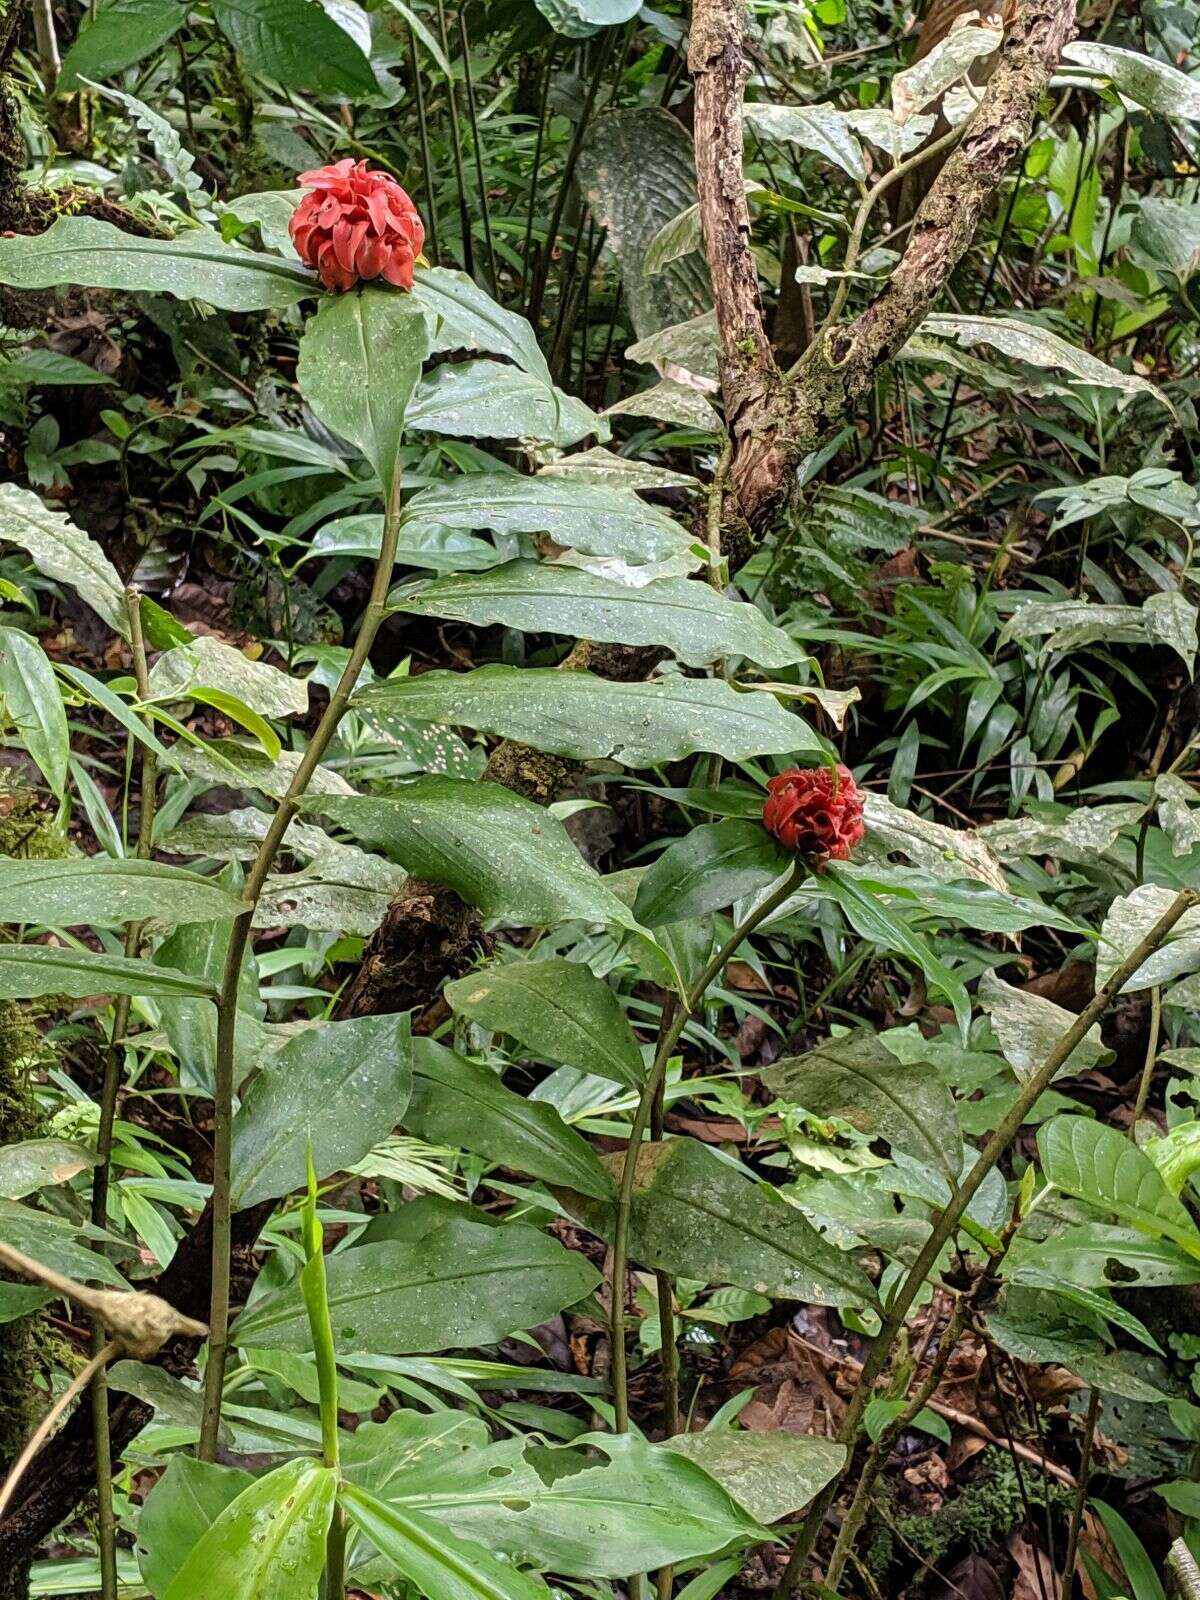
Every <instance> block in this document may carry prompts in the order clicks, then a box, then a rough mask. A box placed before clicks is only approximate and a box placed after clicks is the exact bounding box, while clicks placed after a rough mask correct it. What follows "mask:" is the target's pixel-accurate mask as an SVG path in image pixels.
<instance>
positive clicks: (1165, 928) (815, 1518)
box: [775, 889, 1200, 1600]
mask: <svg viewBox="0 0 1200 1600" xmlns="http://www.w3.org/2000/svg"><path fill="white" fill-rule="evenodd" d="M1197 904H1200V890H1196V889H1182V890H1181V891H1180V892H1179V894H1177V895H1176V896H1175V898H1174V900H1173V901H1172V902H1171V904H1170V906H1169V908H1168V909H1167V910H1166V911H1165V912H1164V913H1163V915H1162V916H1161V917H1160V918H1159V919H1158V921H1157V922H1156V923H1155V924H1154V926H1153V927H1152V928H1151V929H1150V931H1149V933H1148V934H1147V935H1146V937H1145V938H1144V939H1142V940H1141V942H1140V943H1139V944H1138V945H1137V946H1136V948H1135V949H1134V950H1132V951H1131V952H1130V954H1129V955H1128V956H1126V958H1125V960H1124V961H1122V963H1121V965H1120V966H1119V967H1118V968H1117V969H1116V971H1115V972H1114V973H1113V974H1112V975H1111V977H1109V978H1108V980H1107V981H1106V982H1105V983H1103V984H1102V985H1101V987H1100V988H1099V989H1098V990H1097V991H1096V995H1095V997H1094V998H1093V999H1092V1000H1091V1001H1090V1002H1089V1003H1088V1004H1087V1005H1086V1006H1085V1007H1084V1009H1083V1010H1082V1011H1081V1012H1080V1013H1079V1015H1078V1016H1077V1017H1076V1019H1075V1021H1074V1022H1073V1023H1072V1024H1071V1026H1070V1027H1069V1028H1068V1029H1067V1030H1066V1032H1065V1033H1064V1034H1063V1035H1062V1037H1061V1038H1060V1039H1059V1041H1058V1043H1057V1044H1056V1045H1055V1046H1054V1048H1053V1049H1052V1050H1051V1051H1050V1053H1049V1055H1048V1056H1047V1057H1046V1059H1045V1061H1043V1062H1042V1064H1041V1066H1040V1067H1039V1068H1038V1070H1037V1071H1036V1072H1035V1073H1034V1074H1033V1075H1032V1076H1031V1077H1029V1078H1028V1079H1026V1081H1025V1083H1024V1084H1023V1086H1022V1088H1021V1091H1020V1093H1019V1094H1018V1095H1017V1098H1016V1099H1015V1100H1014V1101H1013V1104H1012V1105H1011V1106H1010V1108H1009V1110H1008V1112H1007V1113H1006V1115H1005V1116H1004V1118H1003V1120H1002V1121H1001V1122H1000V1125H999V1126H998V1127H997V1128H996V1130H995V1132H994V1133H993V1134H992V1136H991V1138H990V1139H989V1140H988V1141H987V1143H986V1144H985V1145H984V1147H983V1149H982V1150H981V1151H980V1152H979V1155H978V1157H977V1158H976V1161H975V1164H974V1166H973V1167H972V1168H971V1170H970V1171H969V1172H968V1173H967V1175H966V1177H965V1178H963V1180H962V1182H961V1183H960V1184H959V1186H958V1188H957V1190H956V1191H955V1193H954V1195H953V1196H952V1197H951V1200H950V1203H949V1205H947V1206H946V1207H945V1209H944V1210H943V1211H942V1212H941V1214H940V1215H939V1217H938V1220H937V1222H936V1224H935V1225H934V1227H933V1229H932V1230H931V1232H930V1235H929V1238H928V1239H927V1240H926V1241H925V1244H924V1246H923V1248H922V1249H921V1251H920V1254H919V1255H918V1256H917V1259H916V1260H915V1261H914V1262H913V1265H912V1267H911V1268H910V1269H909V1271H908V1273H907V1275H906V1276H905V1278H904V1281H903V1283H902V1284H901V1285H900V1287H899V1289H898V1290H897V1291H896V1295H895V1298H894V1299H893V1300H892V1303H891V1306H890V1308H889V1310H888V1311H887V1313H886V1315H885V1316H884V1319H883V1324H882V1326H881V1327H880V1330H879V1332H878V1333H877V1334H876V1336H875V1339H874V1341H873V1342H872V1345H871V1348H870V1350H869V1351H868V1352H867V1358H866V1360H865V1361H864V1363H863V1368H862V1372H861V1374H860V1376H859V1380H858V1384H857V1387H856V1389H855V1392H854V1395H853V1397H852V1398H851V1400H850V1403H849V1405H848V1406H847V1408H846V1415H845V1417H844V1419H843V1421H842V1425H841V1427H840V1428H839V1430H838V1435H837V1436H838V1440H839V1442H840V1443H842V1444H851V1443H852V1442H853V1440H854V1438H855V1436H856V1434H857V1432H858V1426H859V1423H860V1422H861V1421H862V1414H863V1412H864V1411H865V1410H866V1407H867V1402H868V1401H869V1400H870V1398H871V1396H872V1394H873V1392H874V1388H875V1380H876V1379H877V1378H878V1377H879V1375H880V1373H881V1372H882V1371H883V1369H884V1367H885V1366H886V1365H887V1362H888V1360H889V1358H890V1356H891V1353H892V1347H893V1345H894V1344H895V1342H896V1340H897V1338H898V1337H899V1334H900V1331H901V1329H902V1328H903V1327H904V1320H905V1318H906V1317H907V1315H908V1313H909V1311H910V1310H911V1309H912V1305H913V1302H914V1301H915V1300H916V1298H917V1295H918V1294H919V1293H920V1291H921V1288H922V1286H923V1285H924V1283H925V1281H926V1280H927V1278H928V1277H929V1275H930V1273H931V1272H932V1271H933V1269H934V1266H935V1265H936V1263H937V1259H938V1256H939V1255H940V1254H941V1252H942V1248H943V1246H944V1245H945V1244H946V1243H947V1242H948V1241H949V1240H950V1239H951V1238H952V1237H953V1235H954V1232H955V1230H956V1229H957V1227H958V1224H959V1222H960V1221H961V1220H962V1216H963V1213H964V1212H965V1211H966V1209H967V1207H968V1206H969V1205H970V1204H971V1201H972V1200H973V1199H974V1198H975V1195H976V1194H977V1193H978V1191H979V1187H980V1185H981V1184H982V1183H983V1181H984V1179H985V1178H986V1177H987V1176H988V1174H989V1173H990V1172H991V1171H992V1169H993V1168H994V1167H995V1166H996V1165H997V1163H998V1162H999V1161H1000V1158H1001V1157H1002V1156H1003V1155H1004V1154H1005V1152H1006V1151H1007V1150H1008V1147H1009V1145H1011V1144H1012V1142H1013V1140H1014V1139H1015V1138H1016V1136H1017V1134H1018V1133H1019V1132H1020V1130H1021V1128H1022V1127H1023V1126H1024V1124H1025V1119H1026V1118H1027V1117H1028V1115H1029V1113H1030V1111H1031V1110H1032V1109H1033V1106H1034V1104H1035V1102H1036V1101H1037V1100H1038V1098H1039V1097H1040V1096H1041V1095H1042V1094H1044V1093H1045V1091H1046V1090H1047V1089H1048V1088H1049V1086H1050V1084H1051V1082H1052V1081H1053V1079H1054V1077H1055V1074H1056V1073H1057V1072H1058V1070H1059V1068H1060V1067H1061V1066H1062V1065H1063V1063H1064V1062H1065V1061H1066V1060H1067V1058H1068V1057H1069V1056H1070V1054H1071V1052H1072V1051H1073V1050H1074V1049H1075V1048H1076V1046H1077V1045H1078V1044H1079V1043H1080V1042H1081V1041H1082V1040H1083V1039H1084V1038H1085V1037H1086V1035H1087V1032H1088V1030H1089V1029H1090V1028H1091V1027H1093V1026H1094V1025H1095V1023H1096V1022H1098V1021H1099V1019H1100V1018H1101V1017H1102V1016H1103V1014H1104V1012H1105V1011H1106V1010H1107V1009H1108V1007H1109V1006H1110V1005H1111V1003H1112V1001H1113V999H1114V997H1115V996H1116V995H1118V994H1119V993H1120V992H1121V990H1122V989H1123V988H1124V986H1125V984H1126V983H1127V982H1128V980H1129V979H1130V978H1131V977H1132V976H1133V974H1134V973H1135V972H1136V971H1137V969H1138V968H1139V967H1140V966H1141V965H1142V963H1143V962H1144V961H1145V960H1146V959H1147V957H1149V956H1151V955H1153V954H1154V952H1155V951H1156V950H1157V949H1158V947H1159V946H1160V945H1161V944H1162V943H1163V941H1164V940H1165V939H1166V937H1167V935H1168V934H1169V933H1170V932H1171V929H1172V928H1173V927H1174V926H1175V924H1176V923H1177V922H1178V921H1179V919H1180V917H1182V916H1183V915H1184V913H1185V912H1187V911H1190V910H1191V908H1192V907H1193V906H1195V905H1197ZM842 1476H844V1474H843V1475H840V1476H839V1477H837V1478H835V1479H834V1480H833V1482H832V1483H830V1484H828V1485H826V1487H825V1488H824V1489H823V1490H822V1491H821V1493H820V1494H819V1495H818V1496H817V1498H816V1499H815V1500H814V1501H813V1504H812V1506H811V1507H810V1509H809V1512H808V1515H807V1517H806V1518H805V1519H804V1522H803V1523H802V1524H801V1527H800V1532H799V1534H798V1535H797V1537H796V1543H795V1545H794V1546H793V1547H792V1553H791V1556H790V1558H789V1560H788V1564H787V1568H786V1570H785V1572H784V1574H783V1577H782V1579H781V1580H780V1583H779V1587H778V1588H777V1590H776V1591H775V1600H789V1597H790V1596H792V1595H794V1594H796V1593H797V1591H798V1590H799V1588H800V1584H801V1582H802V1578H803V1572H804V1564H805V1562H806V1561H807V1559H808V1556H809V1553H810V1552H811V1550H812V1548H813V1545H814V1544H815V1543H816V1541H817V1535H818V1534H819V1533H820V1531H821V1527H822V1524H823V1523H824V1521H825V1513H826V1512H827V1511H828V1509H829V1507H830V1506H831V1505H832V1503H833V1501H834V1499H835V1497H836V1496H837V1493H838V1491H839V1489H840V1487H841V1483H842Z"/></svg>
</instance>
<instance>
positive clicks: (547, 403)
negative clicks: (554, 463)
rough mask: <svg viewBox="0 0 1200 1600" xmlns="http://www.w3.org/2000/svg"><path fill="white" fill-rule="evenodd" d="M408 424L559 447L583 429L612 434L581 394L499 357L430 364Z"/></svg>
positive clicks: (435, 430)
mask: <svg viewBox="0 0 1200 1600" xmlns="http://www.w3.org/2000/svg"><path fill="white" fill-rule="evenodd" d="M408 425H409V427H410V428H417V429H419V430H420V431H421V432H422V433H448V434H452V435H454V436H455V437H457V438H466V439H536V440H540V441H544V442H545V443H546V444H552V445H555V446H556V447H557V448H558V449H560V450H565V449H566V448H567V447H568V446H569V445H573V444H578V443H579V441H580V440H581V439H586V438H587V437H588V435H589V434H595V436H596V437H597V438H598V439H608V438H610V437H611V436H612V429H611V427H610V426H609V424H608V423H607V422H606V421H605V420H604V418H603V417H598V416H597V415H596V413H595V412H594V411H593V410H592V409H591V407H590V406H586V405H584V403H583V401H582V400H577V399H576V398H575V396H574V395H569V394H563V393H562V392H561V390H555V389H550V388H548V387H547V386H546V384H545V382H544V381H543V380H542V379H540V378H537V377H535V376H533V374H531V373H528V372H523V371H522V370H521V368H520V367H512V366H508V365H506V364H504V363H503V362H500V361H464V362H462V363H461V365H458V366H443V367H437V368H435V370H434V371H433V372H431V373H430V374H429V376H428V377H427V378H424V379H422V381H421V383H420V385H419V386H418V388H417V392H416V394H415V395H414V396H413V399H412V403H411V405H410V406H409V408H408ZM523 481H525V482H528V481H529V480H528V479H525V480H523Z"/></svg>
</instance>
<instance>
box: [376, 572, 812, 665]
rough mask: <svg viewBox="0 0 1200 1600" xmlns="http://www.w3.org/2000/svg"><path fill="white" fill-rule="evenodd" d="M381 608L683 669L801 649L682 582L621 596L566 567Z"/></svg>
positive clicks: (486, 580)
mask: <svg viewBox="0 0 1200 1600" xmlns="http://www.w3.org/2000/svg"><path fill="white" fill-rule="evenodd" d="M390 603H391V604H392V605H393V606H394V607H395V608H396V609H397V610H398V611H408V612H411V613H413V614H414V615H416V616H425V617H450V618H452V619H454V620H455V621H458V622H471V623H475V624H487V623H501V624H502V625H503V626H504V627H507V628H521V629H523V630H524V631H525V632H527V633H560V634H566V635H568V636H569V637H571V638H576V639H596V640H599V641H601V642H603V643H612V644H632V645H658V646H660V647H663V648H665V649H668V650H670V651H671V652H672V653H673V654H674V655H676V656H678V657H679V659H680V661H683V662H685V663H686V664H687V665H688V666H690V667H703V666H707V665H708V664H709V663H710V662H713V661H718V660H720V659H721V658H722V657H723V656H733V655H738V656H746V657H747V658H748V659H749V660H751V661H755V662H757V663H758V665H759V666H761V667H769V668H771V669H775V668H778V667H788V666H792V665H794V664H795V663H796V662H798V661H803V660H805V659H806V657H805V652H804V650H803V649H802V648H801V646H800V645H798V644H796V643H795V642H794V641H793V640H791V639H789V638H788V636H787V634H786V633H784V631H783V630H782V628H777V627H775V626H774V624H772V623H770V622H768V621H767V619H766V617H764V616H763V614H762V612H761V611H759V610H758V609H757V608H756V607H755V606H752V605H748V604H747V603H746V602H745V601H744V600H730V599H728V598H727V597H726V596H725V595H723V594H718V593H717V592H716V590H715V589H712V588H710V587H709V585H708V584H706V583H698V582H693V581H692V580H691V579H690V578H660V579H657V580H655V581H654V582H652V583H647V584H644V585H642V587H640V588H627V587H626V586H625V585H623V584H619V583H613V582H612V581H611V580H610V579H608V578H600V577H597V576H596V575H595V574H594V573H591V572H583V571H580V570H578V569H577V568H573V567H567V566H554V565H552V564H550V563H547V562H540V561H509V562H507V563H506V564H505V565H504V566H502V567H496V568H494V569H493V570H492V571H491V572H478V573H466V574H464V575H463V576H461V577H451V578H437V579H435V580H434V581H433V582H432V583H427V584H425V585H423V586H422V587H421V588H420V589H402V590H397V591H395V592H394V593H393V594H392V595H391V596H390Z"/></svg>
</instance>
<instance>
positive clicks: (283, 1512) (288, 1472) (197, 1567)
mask: <svg viewBox="0 0 1200 1600" xmlns="http://www.w3.org/2000/svg"><path fill="white" fill-rule="evenodd" d="M336 1494H337V1475H336V1473H334V1472H332V1471H331V1470H330V1469H329V1468H327V1467H322V1466H318V1464H317V1463H316V1462H315V1461H308V1460H304V1459H300V1460H296V1461H289V1462H287V1463H286V1465H284V1466H282V1467H277V1468H276V1469H275V1471H274V1472H268V1473H267V1474H266V1475H265V1476H264V1477H261V1478H258V1479H257V1480H256V1481H255V1482H254V1483H253V1484H251V1486H250V1487H249V1488H248V1489H243V1490H242V1492H241V1494H239V1495H238V1496H237V1498H236V1499H235V1500H233V1501H231V1502H230V1504H229V1505H227V1506H226V1507H225V1509H224V1511H222V1512H221V1513H220V1515H219V1516H218V1517H217V1519H216V1521H215V1522H213V1523H212V1524H211V1526H210V1527H209V1528H208V1530H207V1532H206V1533H204V1534H203V1535H202V1536H201V1538H200V1540H199V1541H198V1542H197V1543H196V1544H195V1545H193V1546H192V1549H191V1552H190V1554H189V1555H188V1556H187V1559H186V1560H185V1561H184V1562H183V1563H182V1565H181V1566H179V1568H178V1569H177V1570H176V1572H175V1575H174V1577H173V1578H172V1579H171V1582H170V1584H169V1585H168V1586H167V1588H166V1589H165V1590H164V1591H163V1592H162V1595H161V1600H211V1597H212V1596H213V1595H220V1596H221V1600H297V1597H298V1596H300V1595H314V1594H315V1593H316V1589H317V1582H318V1580H319V1578H320V1576H321V1572H322V1570H323V1568H324V1565H325V1536H326V1534H327V1532H328V1530H329V1522H330V1518H331V1517H332V1516H333V1507H334V1500H335V1497H336Z"/></svg>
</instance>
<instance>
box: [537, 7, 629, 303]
mask: <svg viewBox="0 0 1200 1600" xmlns="http://www.w3.org/2000/svg"><path fill="white" fill-rule="evenodd" d="M617 32H618V30H617V29H616V28H609V30H608V37H607V38H606V39H605V40H604V42H603V43H602V45H601V46H600V50H599V53H598V55H597V59H596V67H595V71H594V72H593V73H592V77H591V81H590V82H589V84H588V86H587V93H586V94H585V96H584V101H583V105H582V106H581V108H580V111H579V121H578V122H577V123H576V124H575V132H574V134H573V136H572V138H571V143H570V145H569V146H568V148H567V159H566V164H565V165H564V167H563V171H562V177H561V178H560V179H559V184H558V193H557V194H556V195H555V197H554V209H553V211H552V212H551V213H550V221H549V224H548V225H547V228H546V237H545V239H544V240H543V241H542V247H541V249H540V250H539V251H538V261H537V268H536V270H535V272H534V276H533V289H532V292H531V294H530V296H529V306H528V308H527V309H526V312H525V315H526V316H527V317H528V318H529V320H530V322H532V323H533V325H534V327H535V328H536V327H537V325H538V318H539V317H540V316H541V314H542V301H543V300H544V298H545V295H546V283H547V280H548V279H549V276H550V262H551V260H552V259H553V257H554V246H555V244H556V243H557V242H558V230H559V228H560V227H561V226H562V219H563V212H564V211H565V210H566V208H567V197H568V196H569V195H570V192H571V184H572V182H573V181H574V178H575V167H576V163H577V162H578V160H579V152H580V151H581V150H582V149H583V141H584V139H585V138H586V137H587V131H588V127H589V125H590V123H591V120H592V107H593V106H594V105H595V103H596V96H597V95H598V94H599V92H600V84H601V82H602V81H603V78H604V71H605V68H606V67H607V66H608V63H609V61H610V60H611V59H612V53H613V48H614V46H615V45H616V42H617V41H616V35H617Z"/></svg>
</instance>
